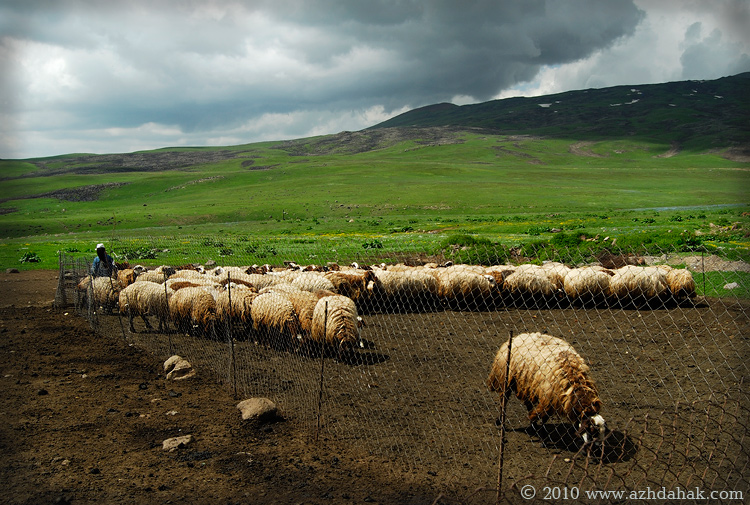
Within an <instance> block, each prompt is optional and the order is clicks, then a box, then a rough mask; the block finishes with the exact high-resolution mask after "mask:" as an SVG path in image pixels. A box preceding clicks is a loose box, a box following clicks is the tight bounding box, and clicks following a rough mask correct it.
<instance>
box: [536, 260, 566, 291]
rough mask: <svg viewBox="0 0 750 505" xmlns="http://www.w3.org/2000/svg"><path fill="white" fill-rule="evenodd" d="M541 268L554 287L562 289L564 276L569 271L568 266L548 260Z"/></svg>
mask: <svg viewBox="0 0 750 505" xmlns="http://www.w3.org/2000/svg"><path fill="white" fill-rule="evenodd" d="M542 269H543V270H545V271H546V272H547V277H548V278H549V280H550V281H552V284H554V286H555V289H556V290H562V289H563V282H564V279H565V276H566V275H567V274H568V272H570V267H569V266H567V265H565V264H563V263H560V262H557V261H548V262H546V263H544V264H543V265H542Z"/></svg>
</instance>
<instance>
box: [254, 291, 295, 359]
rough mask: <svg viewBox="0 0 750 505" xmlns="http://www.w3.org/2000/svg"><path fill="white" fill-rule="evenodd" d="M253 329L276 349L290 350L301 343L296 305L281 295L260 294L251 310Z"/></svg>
mask: <svg viewBox="0 0 750 505" xmlns="http://www.w3.org/2000/svg"><path fill="white" fill-rule="evenodd" d="M250 315H251V317H252V320H253V329H254V330H255V331H256V332H258V333H259V334H260V335H262V336H263V337H265V338H266V339H268V340H270V342H271V344H272V345H273V346H275V347H280V348H282V349H288V348H289V347H290V346H292V345H293V344H295V343H296V342H299V339H300V338H301V329H300V323H299V318H298V316H297V313H296V312H295V311H294V305H293V304H292V302H290V301H289V299H288V298H287V297H286V296H284V295H283V294H281V293H277V292H273V291H268V292H265V293H261V294H259V295H258V296H257V297H256V298H255V299H254V300H253V304H252V307H251V309H250Z"/></svg>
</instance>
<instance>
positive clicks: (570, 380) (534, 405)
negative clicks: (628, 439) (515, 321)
mask: <svg viewBox="0 0 750 505" xmlns="http://www.w3.org/2000/svg"><path fill="white" fill-rule="evenodd" d="M508 345H509V343H508V342H505V343H504V344H503V345H502V346H501V347H500V350H498V351H497V354H496V355H495V359H494V361H493V363H492V367H491V369H490V374H489V376H488V378H487V387H488V388H489V389H490V391H495V392H499V393H500V394H501V395H505V399H506V401H507V399H508V398H509V397H510V394H511V393H516V396H517V397H518V399H519V400H521V401H522V402H523V403H524V405H525V406H526V408H527V410H528V412H529V415H528V417H529V421H530V422H531V427H532V428H536V423H537V421H539V422H540V424H544V423H545V422H546V421H547V419H549V417H550V416H551V415H553V414H557V415H558V416H560V417H562V418H565V419H567V420H568V421H570V422H571V423H573V424H574V425H575V426H576V428H577V432H578V433H579V434H582V435H583V441H584V443H586V442H589V441H590V440H591V435H594V436H595V438H596V439H597V441H598V442H602V440H603V438H604V435H605V433H606V423H605V421H604V418H603V417H602V416H601V415H599V411H600V410H601V407H602V401H601V399H600V398H599V393H598V391H597V388H596V384H595V383H594V381H593V380H592V379H591V377H590V374H589V367H588V365H587V364H586V362H585V361H584V359H583V358H582V357H581V356H580V355H579V354H578V353H577V352H576V350H575V349H574V348H573V346H571V345H570V344H569V343H568V342H566V341H565V340H563V339H561V338H557V337H553V336H551V335H547V334H543V333H522V334H520V335H517V336H515V337H513V342H512V346H511V357H510V367H508V363H507V359H508ZM506 369H508V377H507V389H503V387H504V386H505V385H506Z"/></svg>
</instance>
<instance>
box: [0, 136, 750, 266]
mask: <svg viewBox="0 0 750 505" xmlns="http://www.w3.org/2000/svg"><path fill="white" fill-rule="evenodd" d="M326 139H327V137H316V138H312V139H304V140H303V141H299V142H301V143H304V144H305V145H304V146H303V147H301V148H299V149H298V150H297V154H299V153H300V152H303V153H309V154H304V155H292V154H290V153H289V152H287V151H284V150H282V149H278V148H277V147H279V146H280V145H281V143H279V142H266V143H259V144H250V145H245V146H234V147H231V148H206V149H192V150H191V149H172V150H160V151H155V152H161V153H163V152H165V151H178V152H190V151H196V152H198V151H218V150H228V149H231V150H235V151H242V154H241V156H242V157H241V158H235V159H229V160H224V161H220V162H216V163H212V164H207V165H197V166H192V167H188V168H181V169H179V170H169V171H144V172H109V173H107V174H90V173H89V174H85V175H79V174H75V173H63V174H61V175H54V176H48V177H25V178H15V179H14V178H12V177H19V176H20V175H23V174H28V173H30V172H34V171H38V170H36V169H34V167H33V165H31V164H30V163H27V162H19V161H0V172H2V174H3V177H6V178H8V177H10V179H6V180H4V181H3V188H4V192H5V193H4V198H6V200H5V201H3V202H1V203H0V211H1V210H2V209H6V211H5V212H6V213H4V214H0V267H1V268H9V267H20V268H56V267H57V261H58V251H68V252H70V253H72V254H81V255H83V256H85V257H88V256H91V257H93V251H92V249H93V246H94V245H95V244H96V243H97V242H101V241H104V242H106V243H108V245H110V249H111V250H112V251H113V252H115V253H116V254H118V250H119V251H127V252H129V253H130V255H131V256H132V254H133V253H134V252H138V254H143V255H145V256H153V257H150V258H132V257H129V259H131V260H135V261H136V262H141V263H149V262H151V264H161V263H169V264H183V263H187V262H204V261H206V260H207V259H213V260H214V261H216V262H217V263H220V264H253V263H265V262H268V263H281V262H282V261H284V260H287V259H288V260H293V261H297V262H303V263H304V262H309V263H313V262H322V261H332V260H335V261H341V262H347V261H351V260H359V261H363V260H367V261H370V260H372V261H379V260H386V259H392V258H398V257H404V256H406V255H417V254H428V255H442V256H444V257H452V258H453V259H454V260H461V259H465V260H468V261H493V260H502V259H504V258H507V254H508V251H509V249H510V248H514V247H516V248H518V247H521V248H523V251H524V252H525V253H528V254H533V255H534V256H535V258H536V259H537V260H540V259H561V260H565V261H567V262H570V263H576V262H582V261H587V260H589V259H590V258H591V257H592V255H595V254H596V253H598V252H600V251H601V250H602V249H604V248H608V249H610V250H612V249H614V250H619V249H622V250H625V251H634V252H638V253H642V254H663V253H668V252H682V253H685V254H687V253H689V252H691V251H695V250H705V251H707V252H709V253H712V254H720V255H721V256H725V257H728V258H730V259H745V260H746V261H747V260H749V259H750V243H749V242H750V240H749V239H748V238H747V237H746V236H745V235H746V234H747V230H748V227H749V226H750V223H749V220H748V217H747V216H746V215H743V214H744V213H747V212H748V211H749V210H750V209H749V208H748V203H750V198H749V196H750V195H749V193H748V188H750V172H749V171H748V164H747V163H737V162H732V161H729V160H726V159H724V158H722V157H720V156H719V155H717V154H713V153H680V154H678V155H676V156H673V157H671V158H655V157H654V156H656V155H658V154H662V153H664V152H666V151H667V150H668V149H669V146H668V145H664V144H648V143H643V142H636V141H630V140H622V141H606V142H598V143H591V144H586V145H584V146H582V147H579V148H580V149H583V150H584V151H586V152H589V153H590V154H595V155H597V156H592V155H585V156H584V155H580V154H573V153H571V144H573V143H572V142H571V141H565V140H556V139H538V138H525V139H524V138H521V139H519V138H517V137H513V138H510V137H505V136H493V135H486V134H482V135H479V134H474V133H466V134H462V139H461V140H462V142H461V143H448V144H444V145H422V144H420V143H419V142H417V141H415V140H410V141H403V142H398V143H394V144H390V145H383V146H380V147H379V148H377V149H374V150H371V151H367V152H363V153H359V154H346V153H344V152H338V151H337V150H336V149H333V150H330V149H329V150H328V151H326V150H321V148H320V142H321V141H325V140H326ZM345 147H346V146H345V145H344V146H337V148H341V149H343V148H345ZM146 154H148V153H146ZM67 158H69V157H60V158H59V159H57V158H56V159H48V160H47V162H48V165H47V166H48V169H64V168H65V167H66V165H65V164H64V163H63V162H64V160H65V159H67ZM246 160H252V161H253V162H254V164H253V166H252V167H250V168H257V167H270V168H267V169H263V170H251V169H249V168H247V167H243V166H242V162H243V161H246ZM107 182H114V183H127V184H125V185H121V186H118V187H114V188H111V189H106V190H104V191H103V192H102V193H101V194H100V195H99V197H98V199H96V200H93V201H77V202H73V201H65V200H60V199H58V198H51V197H45V198H28V197H29V196H34V195H40V194H44V193H47V192H50V191H56V190H60V189H65V188H75V187H81V186H87V185H94V184H103V183H107ZM22 197H27V198H22ZM8 198H14V199H13V200H8ZM732 228H734V229H732ZM696 232H698V233H700V234H701V235H699V236H697V237H696ZM456 235H463V236H465V237H467V236H468V237H475V238H477V239H481V240H486V241H487V243H489V244H490V246H491V247H490V248H489V249H487V247H485V248H484V249H486V250H482V248H481V247H480V246H478V245H477V244H476V243H470V244H468V245H467V244H458V245H460V248H459V249H458V252H456V251H454V249H455V248H451V247H450V246H451V244H449V243H446V240H447V241H448V242H450V237H453V236H456ZM605 239H606V240H605ZM613 239H614V240H615V244H614V245H613V244H612V241H613ZM138 240H141V241H142V242H143V243H142V244H138V243H137V241H138ZM462 240H463V239H462ZM481 240H480V242H481ZM454 242H456V240H454ZM458 242H460V240H459V241H458ZM216 244H221V245H216ZM550 244H551V245H550ZM380 245H382V247H380ZM371 246H372V247H371ZM151 250H154V251H156V252H150V251H151ZM146 251H149V252H148V253H147V252H146ZM488 251H489V252H488ZM462 254H463V255H464V256H465V257H462V256H461V255H462ZM451 255H452V256H451ZM122 256H123V254H120V257H122ZM23 258H26V259H29V258H39V259H40V261H39V262H37V263H21V261H20V260H21V259H23Z"/></svg>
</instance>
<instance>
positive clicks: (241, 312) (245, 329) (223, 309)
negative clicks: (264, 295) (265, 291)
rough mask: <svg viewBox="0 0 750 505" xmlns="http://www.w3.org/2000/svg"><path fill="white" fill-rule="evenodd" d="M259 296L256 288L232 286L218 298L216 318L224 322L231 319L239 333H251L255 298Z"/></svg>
mask: <svg viewBox="0 0 750 505" xmlns="http://www.w3.org/2000/svg"><path fill="white" fill-rule="evenodd" d="M240 286H242V285H240ZM257 297H258V292H257V291H256V290H255V289H254V288H249V287H246V286H242V287H235V286H231V289H227V290H225V291H222V292H221V293H219V296H218V297H217V298H216V318H217V319H218V320H219V321H223V322H229V321H230V320H231V322H232V323H233V326H234V327H235V328H236V330H237V332H238V334H242V335H247V334H249V332H250V329H251V328H252V322H253V320H252V306H253V300H255V298H257ZM230 301H231V305H230Z"/></svg>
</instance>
